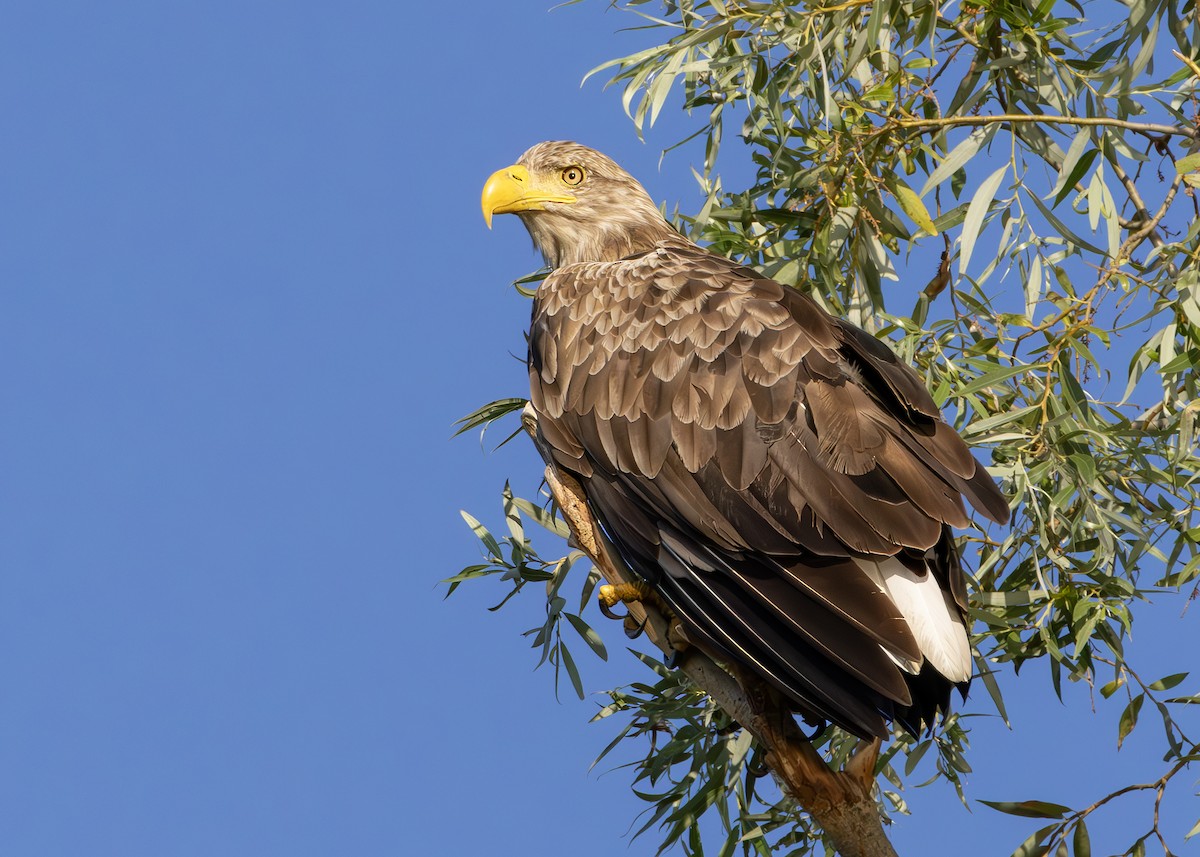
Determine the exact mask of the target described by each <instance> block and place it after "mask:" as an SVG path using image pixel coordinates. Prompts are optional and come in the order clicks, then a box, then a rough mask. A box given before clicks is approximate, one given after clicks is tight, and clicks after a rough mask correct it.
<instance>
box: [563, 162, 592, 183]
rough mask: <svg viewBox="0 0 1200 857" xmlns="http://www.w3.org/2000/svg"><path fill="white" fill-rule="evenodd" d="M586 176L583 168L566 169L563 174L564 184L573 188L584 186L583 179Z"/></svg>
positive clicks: (572, 167)
mask: <svg viewBox="0 0 1200 857" xmlns="http://www.w3.org/2000/svg"><path fill="white" fill-rule="evenodd" d="M586 175H587V173H585V172H584V171H583V167H579V166H571V167H566V168H565V169H564V170H563V171H562V173H561V176H562V180H563V184H566V185H570V186H571V187H579V186H580V185H581V184H583V179H584V177H585V176H586Z"/></svg>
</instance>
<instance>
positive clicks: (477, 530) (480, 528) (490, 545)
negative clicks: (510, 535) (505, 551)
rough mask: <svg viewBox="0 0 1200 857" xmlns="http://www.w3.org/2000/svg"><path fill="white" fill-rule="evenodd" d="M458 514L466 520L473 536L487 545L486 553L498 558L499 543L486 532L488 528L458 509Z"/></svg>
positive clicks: (499, 555) (499, 554)
mask: <svg viewBox="0 0 1200 857" xmlns="http://www.w3.org/2000/svg"><path fill="white" fill-rule="evenodd" d="M458 514H460V515H462V519H463V520H464V521H466V522H467V526H468V527H470V528H471V532H473V533H474V534H475V537H476V538H477V539H479V540H480V541H481V542H483V544H484V546H485V547H487V549H488V553H489V554H490V555H491V556H492V557H493V558H495V559H500V557H501V553H500V543H499V542H497V541H496V539H495V538H494V537H493V536H492V534H491V533H490V532H488V528H487V527H485V526H484V525H483V524H481V523H480V522H479V521H478V520H476V519H475V518H474V517H473V516H472V515H470V514H468V513H467V512H465V511H463V510H461V509H460V510H459V512H458Z"/></svg>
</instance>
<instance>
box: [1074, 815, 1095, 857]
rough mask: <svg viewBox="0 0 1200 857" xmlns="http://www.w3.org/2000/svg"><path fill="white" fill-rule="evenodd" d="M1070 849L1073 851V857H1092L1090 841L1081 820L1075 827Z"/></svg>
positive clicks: (1085, 826)
mask: <svg viewBox="0 0 1200 857" xmlns="http://www.w3.org/2000/svg"><path fill="white" fill-rule="evenodd" d="M1071 844H1072V848H1073V850H1074V851H1075V857H1092V840H1091V838H1090V837H1089V836H1088V829H1087V825H1086V824H1084V821H1083V819H1082V818H1081V819H1079V822H1078V823H1077V824H1076V825H1075V835H1074V836H1073V837H1072V842H1071Z"/></svg>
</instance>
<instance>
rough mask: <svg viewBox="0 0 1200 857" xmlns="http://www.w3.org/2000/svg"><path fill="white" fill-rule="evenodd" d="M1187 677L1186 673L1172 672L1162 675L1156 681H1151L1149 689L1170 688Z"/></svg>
mask: <svg viewBox="0 0 1200 857" xmlns="http://www.w3.org/2000/svg"><path fill="white" fill-rule="evenodd" d="M1187 677H1188V674H1187V673H1174V674H1172V675H1169V676H1164V677H1163V678H1160V679H1159V680H1158V681H1156V682H1151V684H1150V689H1151V690H1170V689H1171V688H1173V687H1175V686H1177V685H1179V684H1180V683H1182V682H1183V680H1184V679H1185V678H1187Z"/></svg>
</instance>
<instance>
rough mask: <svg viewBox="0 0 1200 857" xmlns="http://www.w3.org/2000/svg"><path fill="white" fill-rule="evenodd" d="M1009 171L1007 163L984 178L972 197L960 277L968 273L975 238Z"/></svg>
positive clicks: (961, 244) (962, 243) (961, 250)
mask: <svg viewBox="0 0 1200 857" xmlns="http://www.w3.org/2000/svg"><path fill="white" fill-rule="evenodd" d="M1007 172H1008V164H1005V165H1004V166H1002V167H1001V168H1000V169H998V170H996V171H995V172H994V173H992V174H991V175H990V176H988V177H987V178H986V179H984V180H983V184H981V185H980V186H979V190H977V191H975V196H973V197H971V204H970V205H969V206H967V216H966V218H965V219H964V220H963V231H962V237H960V238H959V255H958V274H959V276H960V277H961V276H963V275H964V274H965V273H966V270H967V264H968V263H969V262H970V261H971V253H972V251H973V250H974V249H975V239H976V238H978V237H979V230H980V228H981V227H982V226H983V218H984V217H985V216H986V215H987V213H988V210H989V209H990V208H991V206H992V200H993V199H995V197H996V191H997V190H999V188H1000V182H1002V181H1004V174H1005V173H1007Z"/></svg>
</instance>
